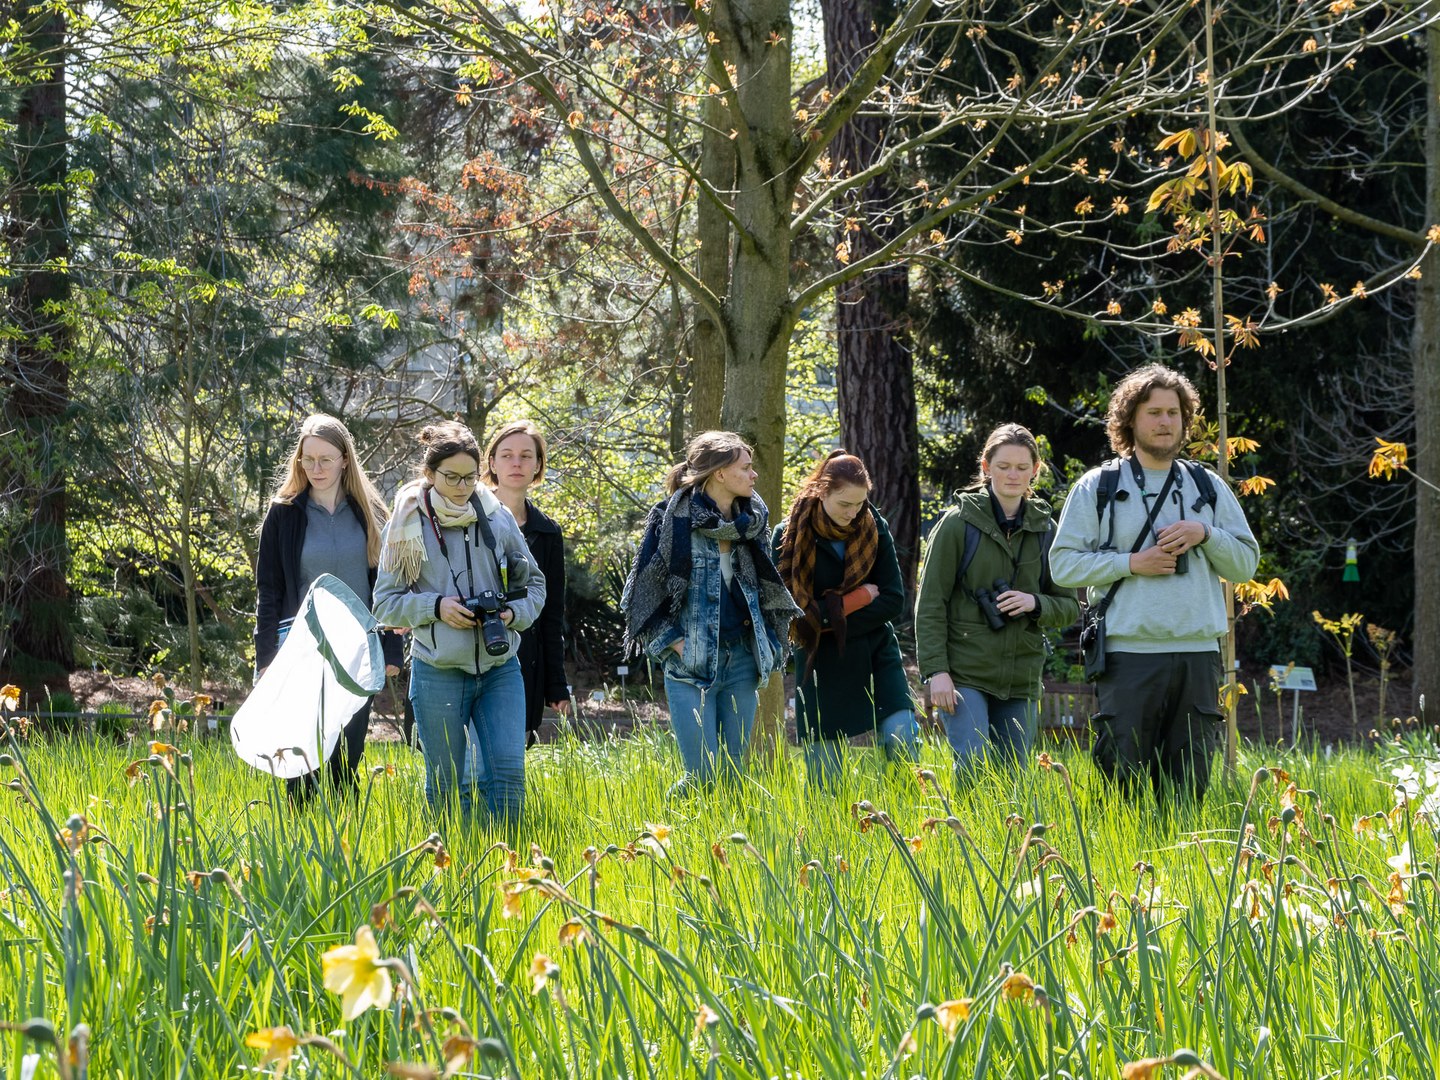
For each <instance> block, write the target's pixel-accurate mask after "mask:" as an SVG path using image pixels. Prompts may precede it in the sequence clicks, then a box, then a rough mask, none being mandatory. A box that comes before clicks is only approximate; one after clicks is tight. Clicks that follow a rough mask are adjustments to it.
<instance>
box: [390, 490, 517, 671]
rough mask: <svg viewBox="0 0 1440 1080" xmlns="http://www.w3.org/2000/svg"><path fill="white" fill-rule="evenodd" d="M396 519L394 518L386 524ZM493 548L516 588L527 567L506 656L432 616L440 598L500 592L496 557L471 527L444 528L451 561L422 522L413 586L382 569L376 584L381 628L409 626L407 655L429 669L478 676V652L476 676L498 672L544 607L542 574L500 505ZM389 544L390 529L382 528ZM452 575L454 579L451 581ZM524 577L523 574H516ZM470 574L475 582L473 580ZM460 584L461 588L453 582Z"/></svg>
mask: <svg viewBox="0 0 1440 1080" xmlns="http://www.w3.org/2000/svg"><path fill="white" fill-rule="evenodd" d="M390 520H391V521H392V522H393V521H394V520H395V519H394V518H393V517H392V518H391V519H390ZM488 520H489V522H490V529H491V532H493V533H494V535H495V544H496V546H497V548H499V550H500V551H503V552H504V553H505V555H506V559H507V561H508V563H509V567H510V581H511V584H512V585H518V584H519V582H518V581H517V579H516V577H517V570H518V568H520V567H523V566H528V567H529V577H528V578H526V579H525V586H526V588H525V596H524V597H523V598H522V599H519V600H511V601H509V607H510V610H511V611H513V612H514V613H515V618H514V619H512V620H511V622H510V651H509V652H507V653H506V654H505V655H504V656H491V655H490V654H489V653H487V652H486V651H485V645H484V643H483V641H481V639H480V631H479V629H478V627H477V628H476V629H474V630H470V629H466V630H456V629H455V628H454V627H453V626H447V625H446V624H445V623H443V622H441V621H440V620H439V618H438V617H437V616H436V614H435V612H436V609H437V608H438V607H439V599H440V597H442V596H455V597H461V598H464V597H466V596H477V595H479V594H480V593H481V592H483V591H484V590H486V589H491V590H493V591H495V592H497V593H499V592H502V591H503V590H502V589H501V587H500V581H499V575H498V573H497V571H496V568H495V556H494V555H492V554H491V553H490V549H489V548H488V547H486V546H485V541H484V539H483V538H481V537H479V536H477V535H476V533H477V531H478V530H477V529H476V528H475V526H473V525H472V526H470V527H469V528H467V529H444V530H442V532H443V534H444V537H445V547H446V548H447V550H448V552H449V559H448V560H447V559H446V556H445V555H442V554H441V553H440V544H439V542H438V541H437V540H436V539H435V530H434V529H432V528H431V527H430V524H429V522H428V521H427V522H426V523H425V528H424V531H423V535H424V537H425V561H424V562H423V563H422V564H421V566H420V576H419V578H418V579H417V580H416V581H415V584H413V585H407V584H405V582H404V581H403V580H402V579H401V578H400V577H399V576H398V574H397V573H396V572H395V571H393V570H384V569H382V570H381V571H380V572H379V574H378V576H377V577H376V580H375V619H376V621H377V622H379V623H380V625H381V626H408V627H410V628H411V629H412V633H411V634H410V655H411V657H412V658H414V659H418V660H423V661H425V663H427V664H429V665H430V666H431V667H437V668H452V669H459V670H462V671H466V672H469V673H470V674H472V675H475V674H479V672H477V671H476V653H477V652H478V653H479V671H480V672H483V671H489V670H490V669H491V668H495V667H499V666H500V665H501V664H503V663H505V662H506V661H507V660H509V659H510V658H511V657H512V656H514V655H515V650H516V649H518V648H519V647H520V631H521V630H524V629H525V628H526V627H527V626H529V625H530V624H531V623H533V622H534V621H535V619H536V617H537V616H538V615H539V613H540V609H541V607H543V606H544V604H545V575H544V574H542V573H541V572H540V570H539V568H538V567H537V566H536V565H535V562H534V559H533V558H532V557H531V555H530V549H529V547H527V546H526V544H525V538H524V537H523V536H522V535H521V534H520V526H519V525H517V524H515V518H514V517H513V516H511V514H510V511H509V510H507V509H505V507H504V506H500V508H499V509H498V510H496V511H493V512H492V513H491V514H490V515H489V518H488ZM386 533H387V535H386V539H387V540H388V539H389V536H388V533H389V526H388V525H387V527H386ZM466 548H469V554H470V559H469V566H468V567H467V566H466V559H465V554H466ZM452 572H453V575H454V576H453V577H452V576H451V575H452ZM518 572H519V573H523V572H524V571H523V570H518ZM472 574H473V580H472V576H471V575H472ZM456 580H458V581H459V583H460V585H459V589H457V588H456V586H455V582H456Z"/></svg>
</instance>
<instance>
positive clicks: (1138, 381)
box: [1050, 364, 1260, 802]
mask: <svg viewBox="0 0 1440 1080" xmlns="http://www.w3.org/2000/svg"><path fill="white" fill-rule="evenodd" d="M1199 405H1200V396H1199V394H1198V393H1197V392H1196V390H1195V387H1194V385H1193V384H1192V383H1191V382H1190V380H1189V379H1187V378H1185V376H1183V375H1181V374H1179V373H1178V372H1175V371H1172V370H1170V369H1169V368H1167V367H1164V366H1163V365H1160V364H1150V365H1148V366H1146V367H1143V368H1140V369H1138V370H1136V371H1133V372H1131V373H1130V374H1129V375H1127V376H1126V377H1125V378H1124V379H1123V380H1121V382H1120V383H1119V385H1117V386H1116V387H1115V392H1114V394H1113V395H1112V396H1111V398H1110V408H1109V413H1108V416H1107V428H1108V431H1109V436H1110V446H1111V448H1112V449H1113V450H1114V451H1115V454H1116V459H1115V460H1113V461H1110V462H1107V463H1106V464H1105V465H1102V466H1101V467H1100V468H1097V469H1091V470H1090V471H1089V472H1088V473H1086V474H1085V475H1084V476H1083V477H1082V478H1081V479H1080V481H1079V482H1078V483H1077V484H1076V485H1075V487H1074V488H1073V489H1072V490H1071V492H1070V494H1069V496H1068V497H1067V498H1066V500H1065V507H1064V509H1063V511H1062V512H1061V514H1060V522H1059V525H1058V526H1057V527H1056V533H1055V541H1054V544H1053V546H1052V548H1051V551H1050V565H1051V574H1052V576H1053V578H1054V581H1055V584H1057V585H1060V586H1062V587H1066V588H1080V587H1085V588H1087V589H1088V591H1089V602H1090V604H1091V606H1092V609H1093V611H1094V612H1096V613H1098V614H1099V616H1100V621H1101V623H1102V625H1103V637H1102V645H1101V648H1102V649H1103V672H1101V673H1100V674H1099V675H1098V676H1097V677H1096V680H1095V681H1096V691H1097V693H1098V696H1099V709H1098V711H1097V712H1096V714H1095V717H1094V734H1095V741H1094V747H1093V753H1094V757H1095V763H1096V765H1097V766H1098V767H1099V768H1100V771H1101V772H1102V773H1104V774H1105V775H1106V776H1107V777H1109V778H1110V779H1111V780H1114V781H1116V782H1117V783H1118V784H1120V785H1121V787H1122V788H1123V789H1124V790H1125V791H1127V792H1129V793H1133V792H1134V791H1135V789H1136V788H1137V787H1138V785H1139V784H1140V782H1141V780H1142V778H1143V777H1144V776H1145V775H1146V774H1147V773H1148V775H1149V778H1150V782H1151V784H1152V785H1153V787H1154V790H1155V795H1156V798H1157V800H1161V801H1162V802H1163V801H1164V797H1165V794H1166V789H1167V788H1170V787H1176V788H1178V789H1179V790H1180V791H1181V792H1182V793H1185V794H1188V795H1190V796H1192V797H1193V798H1194V799H1195V800H1196V801H1198V800H1200V799H1201V798H1203V796H1204V794H1205V789H1206V787H1207V786H1208V784H1209V779H1210V760H1211V757H1212V756H1213V754H1214V750H1215V746H1216V743H1217V741H1218V738H1217V737H1218V733H1219V731H1220V726H1221V721H1222V719H1223V716H1224V712H1223V710H1222V709H1221V707H1220V701H1219V689H1220V684H1221V682H1222V679H1223V672H1222V671H1221V663H1220V638H1221V636H1222V635H1223V634H1224V633H1225V602H1224V593H1223V591H1222V586H1221V578H1224V579H1225V580H1227V581H1233V582H1240V581H1248V580H1250V578H1251V577H1252V576H1253V575H1254V573H1255V567H1256V564H1257V563H1258V562H1259V559H1260V547H1259V545H1258V544H1257V543H1256V541H1255V535H1254V533H1252V532H1251V531H1250V526H1249V525H1248V524H1247V523H1246V521H1245V514H1244V512H1243V511H1242V510H1241V509H1240V504H1239V502H1238V501H1237V500H1236V498H1235V495H1234V493H1233V492H1232V491H1231V490H1230V488H1229V487H1228V486H1227V485H1226V484H1224V483H1223V482H1222V481H1221V480H1220V478H1219V477H1218V476H1216V475H1215V473H1214V472H1212V471H1211V470H1209V469H1206V468H1204V467H1203V466H1201V465H1198V464H1196V463H1195V462H1190V461H1185V460H1183V459H1182V457H1181V451H1182V450H1183V448H1184V446H1185V442H1186V439H1187V437H1188V436H1189V433H1190V428H1191V426H1192V424H1193V423H1194V420H1195V415H1196V413H1197V412H1198V411H1199ZM1097 666H1099V665H1097Z"/></svg>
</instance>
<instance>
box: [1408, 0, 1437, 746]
mask: <svg viewBox="0 0 1440 1080" xmlns="http://www.w3.org/2000/svg"><path fill="white" fill-rule="evenodd" d="M1430 9H1431V13H1432V14H1436V13H1437V12H1440V0H1430ZM1426 45H1427V52H1428V54H1429V55H1428V66H1429V75H1428V79H1427V88H1426V94H1425V100H1426V117H1425V207H1426V213H1425V217H1424V221H1423V222H1422V225H1421V227H1422V228H1424V229H1428V228H1430V227H1431V226H1432V225H1440V27H1436V26H1431V27H1430V29H1429V30H1428V31H1427V32H1426ZM1420 270H1421V274H1422V277H1421V278H1420V281H1419V287H1418V291H1417V292H1416V296H1415V330H1414V338H1413V339H1412V341H1413V344H1412V346H1411V355H1412V358H1413V364H1414V373H1415V462H1414V465H1413V466H1412V468H1414V470H1415V473H1416V475H1417V476H1419V477H1421V478H1423V479H1425V480H1428V481H1429V482H1430V483H1431V484H1440V461H1437V460H1436V459H1437V457H1440V249H1437V248H1436V247H1435V246H1432V247H1431V248H1430V251H1429V253H1428V254H1427V255H1426V256H1425V259H1424V261H1423V262H1422V263H1421V266H1420ZM1437 523H1440V495H1437V494H1436V492H1435V490H1434V489H1433V488H1431V487H1427V486H1426V485H1425V484H1420V483H1417V484H1416V485H1415V663H1414V666H1413V670H1414V678H1415V690H1414V692H1415V705H1416V707H1417V708H1418V707H1419V703H1420V698H1421V697H1424V698H1425V704H1426V706H1427V708H1428V709H1429V710H1430V716H1431V717H1432V718H1433V717H1434V716H1435V715H1436V710H1437V709H1440V532H1437V530H1436V525H1437Z"/></svg>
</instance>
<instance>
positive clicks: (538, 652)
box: [519, 499, 570, 731]
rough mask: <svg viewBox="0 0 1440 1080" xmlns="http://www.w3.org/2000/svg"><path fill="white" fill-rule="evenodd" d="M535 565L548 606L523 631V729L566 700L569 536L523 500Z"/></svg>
mask: <svg viewBox="0 0 1440 1080" xmlns="http://www.w3.org/2000/svg"><path fill="white" fill-rule="evenodd" d="M520 532H521V533H522V534H523V535H524V537H525V543H527V544H529V545H530V554H531V555H533V556H534V557H535V565H536V566H537V567H538V568H539V570H540V572H541V573H542V574H544V575H545V606H544V607H542V608H541V609H540V617H539V618H538V619H536V620H535V622H534V623H533V624H532V625H531V626H529V627H527V628H526V629H525V630H524V631H522V632H521V634H520V652H519V658H520V674H521V676H522V677H523V678H524V679H525V730H526V731H535V730H537V729H538V728H539V727H540V718H541V715H542V714H543V713H544V711H545V706H546V705H554V704H555V703H556V702H558V701H568V700H569V698H570V686H569V683H568V682H567V681H566V678H565V634H564V628H565V537H564V536H563V535H562V534H561V532H560V526H558V525H556V524H555V522H554V521H553V520H551V518H550V517H549V516H547V515H546V514H543V513H541V512H540V511H539V510H537V509H535V504H534V503H532V502H531V501H530V500H529V499H526V500H525V524H524V525H522V526H520Z"/></svg>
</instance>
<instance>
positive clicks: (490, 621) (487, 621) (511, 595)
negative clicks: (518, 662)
mask: <svg viewBox="0 0 1440 1080" xmlns="http://www.w3.org/2000/svg"><path fill="white" fill-rule="evenodd" d="M529 577H530V564H529V563H526V562H523V561H521V560H519V559H517V560H515V565H513V566H505V567H502V569H501V580H502V581H505V582H506V583H509V582H512V581H517V582H519V584H517V585H515V586H514V587H513V588H508V589H506V590H505V592H503V593H497V592H496V591H495V590H494V589H486V590H485V591H484V592H482V593H481V594H480V595H479V596H468V597H463V598H462V599H461V600H460V603H462V604H463V605H465V610H466V611H468V612H469V613H470V617H471V618H473V619H474V620H475V621H476V622H477V623H478V624H479V629H480V640H481V641H483V642H484V643H485V651H486V652H487V653H489V654H490V655H491V656H504V655H505V653H506V652H508V651H509V649H510V631H509V629H508V628H507V627H506V626H505V622H504V620H502V619H501V618H500V613H501V612H502V611H504V610H505V608H506V607H507V606H508V604H509V602H510V601H511V600H522V599H524V598H525V594H526V588H525V584H524V583H525V582H526V581H527V580H528V579H529Z"/></svg>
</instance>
